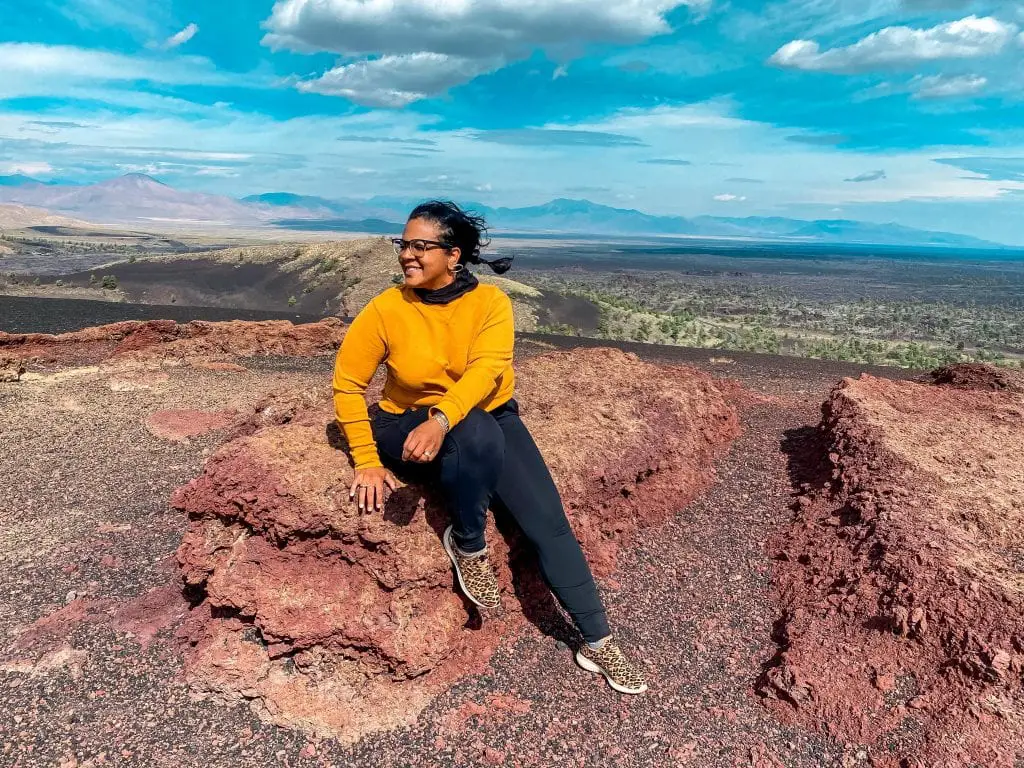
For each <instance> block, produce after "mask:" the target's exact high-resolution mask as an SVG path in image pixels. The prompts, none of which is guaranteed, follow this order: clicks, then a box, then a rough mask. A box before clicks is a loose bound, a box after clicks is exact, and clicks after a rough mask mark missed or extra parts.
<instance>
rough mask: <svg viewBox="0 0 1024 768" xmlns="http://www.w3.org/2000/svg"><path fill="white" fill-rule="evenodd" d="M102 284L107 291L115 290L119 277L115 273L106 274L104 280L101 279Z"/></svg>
mask: <svg viewBox="0 0 1024 768" xmlns="http://www.w3.org/2000/svg"><path fill="white" fill-rule="evenodd" d="M100 285H101V286H102V287H103V290H105V291H113V290H116V289H117V278H116V277H114V276H113V275H104V276H103V280H101V281H100Z"/></svg>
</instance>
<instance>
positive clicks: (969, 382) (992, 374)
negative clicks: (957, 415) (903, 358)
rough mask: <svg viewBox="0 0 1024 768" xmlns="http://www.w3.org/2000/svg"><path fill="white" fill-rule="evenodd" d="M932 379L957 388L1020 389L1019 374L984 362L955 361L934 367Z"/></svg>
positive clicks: (936, 382)
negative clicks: (951, 363) (940, 366)
mask: <svg viewBox="0 0 1024 768" xmlns="http://www.w3.org/2000/svg"><path fill="white" fill-rule="evenodd" d="M931 377H932V381H933V382H934V383H935V384H941V385H944V386H949V387H956V388H957V389H991V390H1002V389H1009V390H1014V391H1017V392H1020V391H1022V387H1021V377H1020V374H1014V373H1012V372H1011V371H1008V370H1004V369H1000V368H996V367H995V366H992V365H985V364H984V363H955V364H953V365H946V366H943V367H942V368H936V369H935V370H934V371H932V373H931Z"/></svg>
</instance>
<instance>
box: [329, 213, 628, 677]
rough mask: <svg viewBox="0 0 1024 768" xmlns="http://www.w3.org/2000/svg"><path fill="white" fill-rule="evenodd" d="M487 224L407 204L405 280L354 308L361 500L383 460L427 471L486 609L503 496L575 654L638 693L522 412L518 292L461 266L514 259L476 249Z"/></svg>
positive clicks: (378, 487) (352, 440)
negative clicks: (375, 406) (377, 379)
mask: <svg viewBox="0 0 1024 768" xmlns="http://www.w3.org/2000/svg"><path fill="white" fill-rule="evenodd" d="M485 235H486V229H485V227H484V221H483V219H482V218H479V217H475V216H471V215H469V214H467V213H465V212H463V211H462V210H460V209H459V208H458V206H456V205H455V204H454V203H447V202H437V201H435V202H430V203H425V204H423V205H420V206H419V207H417V208H416V209H415V210H413V212H412V213H411V214H410V215H409V220H408V222H407V223H406V225H405V231H404V233H403V234H402V237H401V238H400V239H395V240H394V244H395V252H396V253H397V254H398V259H399V263H400V265H401V268H402V273H403V275H404V277H405V282H404V285H401V286H395V287H393V288H389V289H388V290H386V291H384V292H383V293H381V294H380V295H378V296H377V297H376V298H375V299H373V301H371V302H370V303H369V304H368V305H367V306H366V308H365V309H363V311H362V312H360V313H359V315H358V316H357V317H356V319H355V320H354V321H353V323H352V326H351V328H349V331H348V333H347V334H346V336H345V340H344V342H343V343H342V345H341V349H340V350H339V352H338V357H337V362H336V365H335V371H334V403H335V410H336V412H337V419H338V422H339V423H340V424H341V426H342V429H343V430H344V432H345V436H346V438H347V440H348V444H349V450H350V451H351V454H352V459H353V461H354V463H355V469H356V473H355V479H354V481H353V484H352V489H351V497H352V498H353V499H355V500H356V501H357V502H358V505H359V509H360V510H363V511H366V512H371V511H379V510H380V509H381V507H382V505H383V503H384V501H385V496H386V495H387V494H389V493H390V492H391V491H392V490H394V489H395V488H396V487H397V481H396V479H395V476H394V475H393V474H392V472H391V469H388V468H386V466H385V465H387V467H390V468H392V469H394V470H396V471H400V472H401V471H406V470H412V469H416V468H419V469H420V470H425V471H426V472H427V473H428V474H429V476H430V477H432V478H434V479H435V481H436V482H438V483H439V484H440V487H441V489H442V490H443V492H444V496H445V499H446V501H447V504H448V507H449V509H450V512H451V518H452V524H451V525H450V526H448V528H447V530H445V532H444V537H443V542H442V543H443V545H444V549H445V551H446V552H447V553H448V556H449V557H450V558H451V561H452V564H453V565H454V566H455V573H456V576H457V577H458V582H459V585H460V587H461V588H462V591H463V592H464V593H465V595H466V597H468V598H469V599H470V600H472V601H473V602H474V603H476V604H477V605H479V606H480V607H481V608H495V607H497V606H498V605H500V602H501V599H500V594H499V589H498V580H497V577H496V576H495V573H494V570H493V569H492V567H491V564H490V561H489V560H488V555H487V545H486V541H485V540H484V529H485V524H486V516H487V510H488V507H489V505H490V504H491V501H492V498H496V500H497V501H499V502H500V503H502V504H503V505H504V506H505V507H506V508H507V509H508V510H509V511H510V512H511V514H512V516H513V517H514V518H515V520H516V522H517V523H518V524H519V526H520V527H521V528H522V530H523V532H524V533H525V534H526V537H527V538H528V539H529V540H530V541H531V542H532V543H533V545H534V547H536V549H537V553H538V555H539V559H540V567H541V570H542V572H543V574H544V577H545V578H546V579H547V582H548V585H549V586H550V587H551V590H552V592H554V594H555V596H556V597H557V598H558V600H559V602H560V603H561V604H562V605H563V606H564V607H565V609H566V610H567V611H568V612H569V614H570V615H571V616H572V617H573V620H574V621H575V623H576V626H577V628H578V629H579V631H580V634H581V635H582V636H583V639H584V641H585V643H584V645H583V646H582V647H581V648H580V649H579V651H578V652H577V653H576V661H577V662H578V663H579V664H580V666H582V667H583V668H584V669H587V670H589V671H591V672H596V673H599V674H602V675H604V676H605V678H606V679H607V680H608V682H609V684H610V685H611V686H612V688H614V689H615V690H617V691H619V692H621V693H641V692H643V691H645V690H646V689H647V684H646V683H645V681H644V678H643V675H642V673H641V671H640V669H639V668H638V667H637V666H636V665H635V664H634V663H632V662H631V661H630V660H629V659H628V658H627V657H626V656H625V655H624V654H623V652H622V650H621V649H620V648H619V646H618V645H616V644H615V642H614V641H613V640H612V639H611V633H610V631H609V629H608V621H607V618H606V616H605V610H604V606H603V605H602V603H601V599H600V597H599V596H598V593H597V586H596V585H595V583H594V578H593V576H592V575H591V573H590V568H589V566H588V565H587V562H586V560H585V559H584V556H583V552H582V550H581V549H580V545H579V542H578V541H577V540H576V537H575V535H574V534H573V532H572V529H571V528H570V526H569V522H568V520H567V519H566V517H565V511H564V510H563V508H562V503H561V500H560V499H559V496H558V491H557V490H556V488H555V484H554V481H553V480H552V479H551V474H550V472H549V471H548V469H547V467H546V466H545V464H544V460H543V458H542V457H541V455H540V452H539V451H538V450H537V446H536V445H535V444H534V442H533V438H532V437H531V436H530V433H529V432H528V431H527V429H526V426H525V425H524V424H523V422H522V421H521V420H520V418H519V407H518V405H517V404H516V401H515V400H514V399H513V391H514V383H515V379H514V375H513V372H512V345H513V337H514V332H513V323H512V303H511V302H510V301H509V299H508V297H507V296H506V295H505V294H504V293H502V292H501V290H499V289H498V288H496V287H494V286H492V285H481V284H480V283H478V282H477V279H476V278H475V277H474V276H473V274H472V273H471V272H470V271H469V270H468V269H467V265H469V264H481V263H482V264H487V265H488V266H489V267H490V268H491V269H492V270H494V271H495V272H498V273H501V272H505V271H507V270H508V268H509V266H511V260H510V259H497V260H495V261H484V260H483V259H481V258H480V248H481V246H483V245H486V242H485ZM382 362H383V363H385V364H386V366H387V382H386V384H385V386H384V394H383V399H382V400H381V402H380V412H379V414H378V415H377V416H376V417H375V418H374V420H373V422H372V423H371V421H370V418H369V413H368V411H367V408H366V400H365V394H366V388H367V385H368V384H369V382H370V379H371V378H372V377H373V374H374V372H375V371H376V370H377V367H378V366H379V365H380V364H381V363H382Z"/></svg>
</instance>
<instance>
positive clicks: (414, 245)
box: [391, 237, 453, 256]
mask: <svg viewBox="0 0 1024 768" xmlns="http://www.w3.org/2000/svg"><path fill="white" fill-rule="evenodd" d="M391 244H392V245H393V246H395V253H397V254H398V255H399V256H401V255H402V252H403V251H404V250H405V249H406V248H410V249H411V250H412V252H413V253H414V254H416V255H417V256H422V255H423V254H424V253H426V252H427V251H433V250H436V249H438V248H443V249H444V250H446V251H450V250H451V249H452V247H453V246H450V245H448V244H447V243H442V242H439V241H437V240H403V239H402V238H400V237H393V238H391Z"/></svg>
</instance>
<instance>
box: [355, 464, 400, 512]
mask: <svg viewBox="0 0 1024 768" xmlns="http://www.w3.org/2000/svg"><path fill="white" fill-rule="evenodd" d="M385 488H388V489H389V490H387V491H385V490H384V489H385ZM397 488H398V480H397V478H395V476H394V475H393V474H391V471H390V470H387V469H385V468H384V467H370V468H369V469H357V470H356V476H355V479H353V480H352V487H351V488H350V489H349V492H348V498H349V500H350V501H351V500H353V499H354V500H355V501H357V502H358V504H359V511H360V512H362V511H364V510H365V511H367V512H369V511H372V510H377V511H378V512H379V511H380V510H381V508H382V507H383V506H384V502H385V501H386V497H385V494H387V495H390V493H391V491H394V490H396V489H397Z"/></svg>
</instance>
